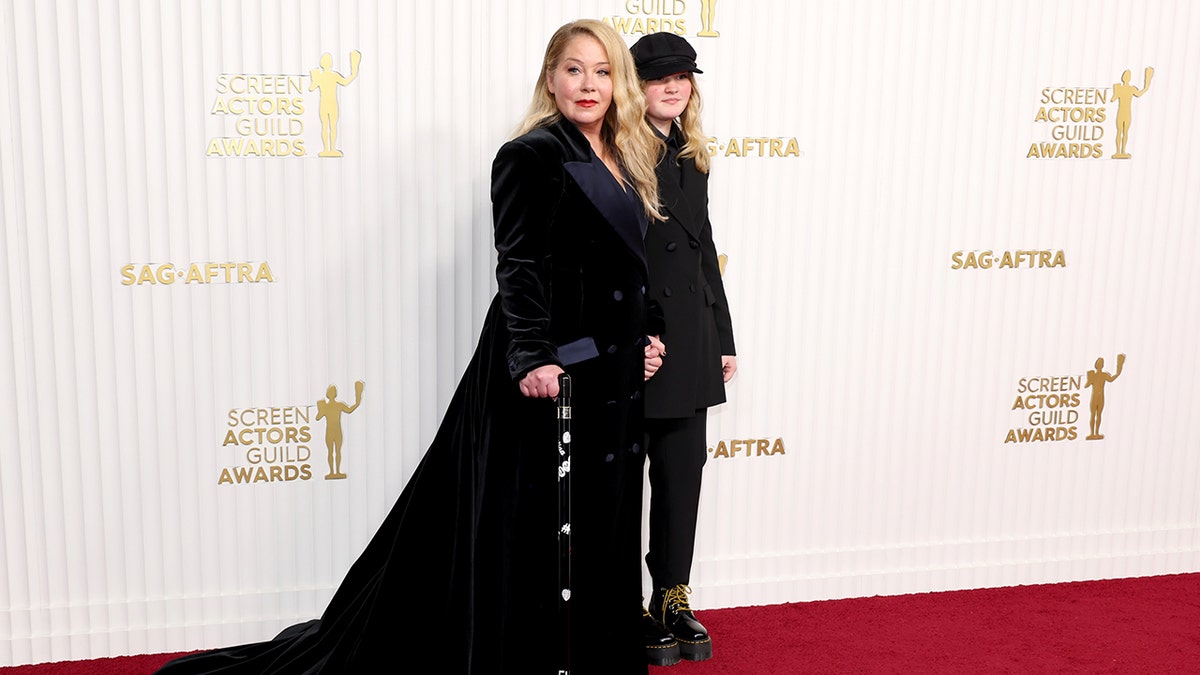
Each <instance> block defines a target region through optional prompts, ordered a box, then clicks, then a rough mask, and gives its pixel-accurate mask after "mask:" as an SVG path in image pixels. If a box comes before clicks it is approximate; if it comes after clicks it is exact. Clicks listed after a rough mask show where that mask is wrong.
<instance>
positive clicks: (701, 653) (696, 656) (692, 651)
mask: <svg viewBox="0 0 1200 675" xmlns="http://www.w3.org/2000/svg"><path fill="white" fill-rule="evenodd" d="M675 639H676V640H679V638H678V637H676V638H675ZM679 653H680V655H681V656H683V658H685V659H687V660H688V661H707V660H709V659H711V658H712V655H713V651H712V640H705V641H704V642H688V641H687V640H679Z"/></svg>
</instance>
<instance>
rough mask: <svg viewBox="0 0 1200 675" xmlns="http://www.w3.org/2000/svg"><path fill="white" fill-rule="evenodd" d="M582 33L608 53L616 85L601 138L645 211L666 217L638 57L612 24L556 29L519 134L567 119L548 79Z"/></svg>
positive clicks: (577, 23) (655, 143)
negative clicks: (646, 119) (635, 57)
mask: <svg viewBox="0 0 1200 675" xmlns="http://www.w3.org/2000/svg"><path fill="white" fill-rule="evenodd" d="M579 36H588V37H591V38H594V39H595V40H596V41H597V42H599V43H600V44H601V45H602V46H603V47H604V50H605V51H606V52H608V62H609V68H610V71H609V77H610V78H611V80H612V83H613V92H612V103H611V104H610V105H609V106H608V111H607V112H606V113H605V114H604V123H603V125H602V126H601V130H600V139H601V141H602V142H603V143H604V146H605V148H606V149H607V150H608V152H609V153H611V154H612V156H613V157H614V158H616V160H617V164H618V165H619V166H620V167H621V170H622V171H623V172H624V173H625V176H626V178H627V179H628V180H629V182H630V183H632V185H633V189H634V191H636V192H637V194H638V197H639V198H641V200H642V206H643V207H644V208H645V209H646V215H647V216H648V217H650V218H653V219H657V220H663V219H664V218H663V215H662V212H661V211H660V210H659V202H658V178H657V177H656V175H655V173H654V166H655V164H657V163H658V158H659V156H660V155H661V154H662V152H663V151H664V149H663V146H662V143H661V142H660V141H659V140H658V138H657V137H656V136H655V135H654V132H652V131H651V130H650V127H649V126H647V124H646V121H645V115H646V96H645V94H643V93H642V87H641V82H639V81H638V77H637V68H636V67H635V66H634V64H633V56H632V55H630V53H629V48H628V47H626V46H625V41H624V40H623V39H622V38H621V36H620V35H619V34H618V33H617V31H616V30H614V29H613V28H612V27H611V26H608V25H607V24H605V23H603V22H601V21H595V20H593V19H580V20H579V21H574V22H571V23H568V24H566V25H564V26H562V27H561V28H559V29H558V30H557V31H555V32H554V35H553V36H551V38H550V42H549V44H547V45H546V55H545V56H544V57H543V58H542V68H541V70H539V71H538V78H537V81H536V82H535V83H534V86H533V100H532V101H530V103H529V110H528V111H527V112H526V113H525V119H524V120H523V121H522V122H521V125H520V126H519V127H518V128H517V135H518V136H520V135H521V134H524V133H526V132H529V131H531V130H533V129H537V128H539V127H544V126H549V125H551V124H553V123H555V122H557V121H558V120H559V119H561V118H562V113H561V112H559V110H558V105H557V104H556V103H555V102H554V95H553V94H551V93H550V89H549V87H548V86H547V84H546V78H547V77H548V76H550V75H552V74H553V73H554V70H555V69H556V68H558V66H559V63H560V62H561V61H562V57H563V52H564V51H565V50H566V48H567V45H568V44H569V43H570V42H571V40H573V39H575V38H576V37H579Z"/></svg>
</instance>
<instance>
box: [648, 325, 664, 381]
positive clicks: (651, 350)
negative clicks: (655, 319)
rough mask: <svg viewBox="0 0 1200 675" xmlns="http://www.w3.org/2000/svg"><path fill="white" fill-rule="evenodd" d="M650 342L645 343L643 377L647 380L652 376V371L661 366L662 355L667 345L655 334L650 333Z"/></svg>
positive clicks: (654, 371)
mask: <svg viewBox="0 0 1200 675" xmlns="http://www.w3.org/2000/svg"><path fill="white" fill-rule="evenodd" d="M648 339H649V340H650V344H648V345H646V366H645V371H646V372H645V379H647V380H649V379H650V378H651V377H654V373H657V372H658V369H659V368H661V367H662V357H663V356H664V355H666V353H667V346H666V345H664V344H663V343H662V340H659V339H658V336H657V335H651V336H649V338H648Z"/></svg>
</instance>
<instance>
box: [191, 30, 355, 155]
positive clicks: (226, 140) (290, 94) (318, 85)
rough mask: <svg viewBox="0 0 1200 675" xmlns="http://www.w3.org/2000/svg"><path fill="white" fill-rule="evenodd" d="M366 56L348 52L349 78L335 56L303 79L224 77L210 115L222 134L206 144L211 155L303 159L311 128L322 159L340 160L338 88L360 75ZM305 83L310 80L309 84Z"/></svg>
mask: <svg viewBox="0 0 1200 675" xmlns="http://www.w3.org/2000/svg"><path fill="white" fill-rule="evenodd" d="M361 62H362V52H359V51H352V52H350V74H349V75H343V74H342V73H341V72H338V71H337V70H334V63H333V55H332V54H330V53H328V52H326V53H325V54H322V55H321V57H320V60H319V65H318V66H317V67H316V68H313V69H311V70H310V71H309V74H308V76H307V77H305V76H304V75H287V74H252V73H221V74H220V75H218V76H217V81H216V87H215V96H214V99H213V103H212V105H211V106H210V107H209V113H210V114H211V115H212V116H213V117H214V119H217V120H219V121H220V123H221V130H220V131H219V132H218V133H217V134H216V135H214V136H212V137H211V138H210V139H209V141H208V149H207V151H206V154H207V155H208V156H209V157H305V156H307V155H308V154H309V143H312V142H314V141H315V140H316V139H315V137H313V138H309V136H310V131H309V130H310V128H312V127H313V125H310V124H308V122H310V121H312V119H313V115H314V114H315V116H316V121H317V123H318V125H317V126H319V128H320V131H321V136H320V147H321V149H320V150H319V151H318V152H317V156H319V157H341V156H342V151H341V149H340V147H339V144H338V129H339V118H340V116H341V104H340V103H339V101H338V92H339V90H340V89H342V88H344V87H346V86H348V85H349V84H350V83H351V82H353V81H354V80H355V78H357V77H358V66H359V63H361ZM306 80H307V81H306ZM314 98H315V99H316V100H315V101H314V100H313V99H314Z"/></svg>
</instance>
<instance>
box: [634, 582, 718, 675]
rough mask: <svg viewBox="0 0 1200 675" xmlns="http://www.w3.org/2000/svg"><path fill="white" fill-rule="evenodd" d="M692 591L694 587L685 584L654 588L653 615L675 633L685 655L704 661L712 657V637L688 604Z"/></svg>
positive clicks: (651, 599) (651, 603) (689, 658)
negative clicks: (655, 589) (689, 594)
mask: <svg viewBox="0 0 1200 675" xmlns="http://www.w3.org/2000/svg"><path fill="white" fill-rule="evenodd" d="M691 592H692V589H690V588H688V587H687V586H685V585H684V584H676V585H675V586H672V587H671V588H660V589H658V590H657V591H654V595H653V596H652V597H651V598H650V616H651V618H654V619H658V620H659V621H660V622H662V624H663V625H664V626H666V628H667V630H669V631H671V634H672V635H674V636H675V639H676V640H677V641H678V642H679V653H680V654H681V655H682V656H683V658H685V659H687V660H688V661H705V660H707V659H711V658H712V653H713V652H712V638H710V637H709V636H708V630H707V629H706V628H705V627H704V624H702V623H700V622H699V621H697V620H696V615H695V614H693V613H692V608H691V607H689V606H688V593H691Z"/></svg>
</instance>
